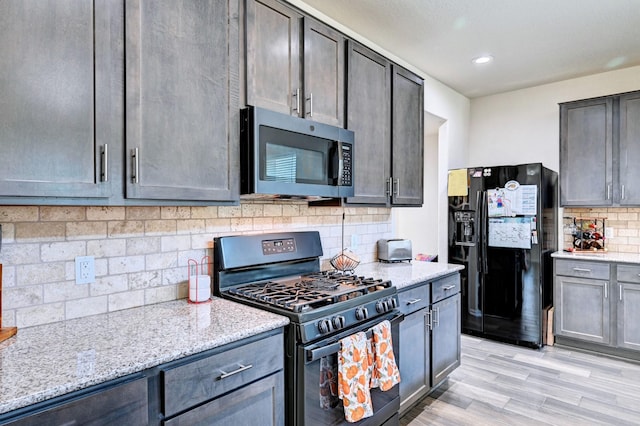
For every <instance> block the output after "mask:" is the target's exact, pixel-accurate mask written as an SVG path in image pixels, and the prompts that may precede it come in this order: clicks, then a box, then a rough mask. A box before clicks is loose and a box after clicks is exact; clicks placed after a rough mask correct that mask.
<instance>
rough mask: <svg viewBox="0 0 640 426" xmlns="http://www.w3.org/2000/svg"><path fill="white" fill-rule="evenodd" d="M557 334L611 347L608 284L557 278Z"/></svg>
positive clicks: (605, 282) (555, 295)
mask: <svg viewBox="0 0 640 426" xmlns="http://www.w3.org/2000/svg"><path fill="white" fill-rule="evenodd" d="M555 286H556V288H555V291H554V298H555V306H556V311H555V312H556V313H555V316H556V318H555V326H554V327H555V334H557V335H559V336H566V337H572V338H575V339H580V340H584V341H589V342H597V343H603V344H609V343H610V341H611V330H610V328H611V327H610V325H611V321H610V319H609V313H610V306H609V282H607V281H601V280H590V279H584V278H575V277H567V276H562V275H557V276H556V282H555Z"/></svg>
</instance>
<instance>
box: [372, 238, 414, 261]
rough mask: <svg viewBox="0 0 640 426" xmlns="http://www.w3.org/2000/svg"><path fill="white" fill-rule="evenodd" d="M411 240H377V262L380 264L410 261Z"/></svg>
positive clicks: (411, 255) (411, 256)
mask: <svg viewBox="0 0 640 426" xmlns="http://www.w3.org/2000/svg"><path fill="white" fill-rule="evenodd" d="M412 258H413V254H412V253H411V240H404V239H400V238H398V239H391V240H378V260H379V261H380V262H403V261H405V260H408V261H411V259H412Z"/></svg>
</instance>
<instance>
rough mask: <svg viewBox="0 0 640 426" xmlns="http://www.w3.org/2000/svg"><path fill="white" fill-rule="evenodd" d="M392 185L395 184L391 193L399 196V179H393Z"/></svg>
mask: <svg viewBox="0 0 640 426" xmlns="http://www.w3.org/2000/svg"><path fill="white" fill-rule="evenodd" d="M393 183H395V187H396V189H395V191H393V194H394V195H396V196H400V178H398V179H394V180H393Z"/></svg>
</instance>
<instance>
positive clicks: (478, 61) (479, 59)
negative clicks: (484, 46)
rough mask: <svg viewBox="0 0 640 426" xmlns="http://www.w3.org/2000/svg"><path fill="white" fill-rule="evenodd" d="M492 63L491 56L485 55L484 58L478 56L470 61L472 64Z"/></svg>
mask: <svg viewBox="0 0 640 426" xmlns="http://www.w3.org/2000/svg"><path fill="white" fill-rule="evenodd" d="M491 61H493V56H491V55H485V56H478V57H477V58H473V59H472V60H471V62H473V63H474V64H478V65H480V64H487V63H489V62H491Z"/></svg>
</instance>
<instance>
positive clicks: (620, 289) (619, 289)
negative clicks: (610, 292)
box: [618, 284, 622, 302]
mask: <svg viewBox="0 0 640 426" xmlns="http://www.w3.org/2000/svg"><path fill="white" fill-rule="evenodd" d="M618 296H619V297H620V301H621V302H622V284H618Z"/></svg>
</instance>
